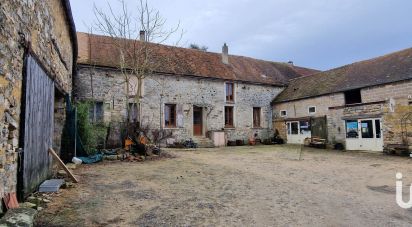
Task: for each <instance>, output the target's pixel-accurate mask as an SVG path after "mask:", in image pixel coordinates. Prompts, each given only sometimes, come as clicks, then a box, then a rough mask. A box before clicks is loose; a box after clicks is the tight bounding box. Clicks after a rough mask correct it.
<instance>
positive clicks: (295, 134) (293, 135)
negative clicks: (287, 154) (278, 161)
mask: <svg viewBox="0 0 412 227" xmlns="http://www.w3.org/2000/svg"><path fill="white" fill-rule="evenodd" d="M286 124H287V143H290V144H303V143H304V141H305V139H306V138H310V137H311V131H310V123H309V121H288V122H286Z"/></svg>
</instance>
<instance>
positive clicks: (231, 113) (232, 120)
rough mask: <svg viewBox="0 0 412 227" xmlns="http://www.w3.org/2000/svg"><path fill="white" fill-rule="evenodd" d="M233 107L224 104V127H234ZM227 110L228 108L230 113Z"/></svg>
mask: <svg viewBox="0 0 412 227" xmlns="http://www.w3.org/2000/svg"><path fill="white" fill-rule="evenodd" d="M234 109H235V108H234V107H233V106H225V109H224V114H225V115H224V123H225V128H234V127H235V123H234V122H235V120H234V118H235V116H234V115H235V114H234ZM227 110H230V111H229V112H230V113H228V112H227ZM227 118H228V119H229V120H227ZM227 122H229V124H227Z"/></svg>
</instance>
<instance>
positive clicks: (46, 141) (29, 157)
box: [19, 55, 54, 197]
mask: <svg viewBox="0 0 412 227" xmlns="http://www.w3.org/2000/svg"><path fill="white" fill-rule="evenodd" d="M24 73H25V76H24V78H23V102H22V117H23V118H22V121H23V122H21V125H22V128H21V130H22V131H21V143H20V145H21V146H22V147H23V153H22V154H21V156H20V166H19V178H20V179H19V194H20V197H21V196H26V195H28V194H29V193H31V192H33V191H34V190H36V188H37V186H38V185H39V184H40V183H42V181H44V180H45V179H47V177H48V176H49V174H50V173H51V171H50V170H51V163H52V160H51V156H50V155H49V154H48V151H47V150H48V148H50V147H52V141H53V127H54V125H53V121H54V82H53V81H52V80H51V79H50V77H49V76H48V75H47V74H46V72H45V70H43V68H42V67H41V66H40V64H39V63H38V62H37V60H36V59H35V58H34V57H33V56H31V55H27V57H26V59H25V72H24Z"/></svg>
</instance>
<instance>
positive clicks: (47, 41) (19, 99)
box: [0, 0, 77, 213]
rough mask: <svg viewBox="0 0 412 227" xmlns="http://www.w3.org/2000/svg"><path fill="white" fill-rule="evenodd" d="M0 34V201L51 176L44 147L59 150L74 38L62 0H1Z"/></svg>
mask: <svg viewBox="0 0 412 227" xmlns="http://www.w3.org/2000/svg"><path fill="white" fill-rule="evenodd" d="M0 31H1V32H0V130H1V133H0V199H1V198H3V197H4V196H5V195H6V194H7V193H15V192H16V191H17V192H18V195H19V196H20V197H22V196H25V195H27V194H29V193H31V192H32V191H33V190H35V189H36V187H37V186H38V185H39V184H40V183H41V182H43V181H44V180H45V179H47V178H48V177H49V176H50V175H51V168H52V160H51V158H50V156H49V154H48V151H47V149H48V148H54V150H56V151H57V152H60V148H61V143H62V133H63V128H64V122H65V118H66V112H65V106H66V104H65V99H64V97H65V96H66V95H69V94H71V91H72V75H73V74H74V73H75V69H76V67H75V63H76V58H77V39H76V30H75V26H74V22H73V19H72V14H71V9H70V3H69V1H68V0H59V1H57V0H56V1H54V0H53V1H10V0H2V1H1V4H0ZM18 159H19V160H18ZM1 204H2V203H0V213H1V210H2V207H1V206H2V205H1Z"/></svg>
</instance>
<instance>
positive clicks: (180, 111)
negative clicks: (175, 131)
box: [176, 104, 184, 128]
mask: <svg viewBox="0 0 412 227" xmlns="http://www.w3.org/2000/svg"><path fill="white" fill-rule="evenodd" d="M176 115H177V116H176V127H178V128H183V127H184V119H183V105H182V104H177V105H176Z"/></svg>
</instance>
